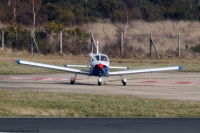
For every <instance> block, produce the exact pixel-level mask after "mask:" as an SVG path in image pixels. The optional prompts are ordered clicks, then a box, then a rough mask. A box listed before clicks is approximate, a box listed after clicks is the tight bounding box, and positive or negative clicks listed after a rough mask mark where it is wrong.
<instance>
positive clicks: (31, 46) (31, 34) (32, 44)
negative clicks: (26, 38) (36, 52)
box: [31, 31, 33, 54]
mask: <svg viewBox="0 0 200 133" xmlns="http://www.w3.org/2000/svg"><path fill="white" fill-rule="evenodd" d="M32 38H33V31H31V54H33V39H32Z"/></svg>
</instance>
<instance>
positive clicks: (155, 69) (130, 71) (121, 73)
mask: <svg viewBox="0 0 200 133" xmlns="http://www.w3.org/2000/svg"><path fill="white" fill-rule="evenodd" d="M182 68H183V67H182V66H173V67H161V68H149V69H139V70H124V71H113V72H109V75H110V76H113V75H126V74H136V73H147V72H158V71H168V70H181V69H182Z"/></svg>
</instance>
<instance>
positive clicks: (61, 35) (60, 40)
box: [60, 31, 62, 54]
mask: <svg viewBox="0 0 200 133" xmlns="http://www.w3.org/2000/svg"><path fill="white" fill-rule="evenodd" d="M60 53H61V54H62V31H60Z"/></svg>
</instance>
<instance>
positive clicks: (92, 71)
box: [90, 67, 109, 76]
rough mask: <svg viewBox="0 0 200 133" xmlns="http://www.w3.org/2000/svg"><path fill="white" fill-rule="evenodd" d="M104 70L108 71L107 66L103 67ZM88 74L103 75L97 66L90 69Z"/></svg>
mask: <svg viewBox="0 0 200 133" xmlns="http://www.w3.org/2000/svg"><path fill="white" fill-rule="evenodd" d="M104 70H105V71H106V72H107V73H108V71H109V69H108V68H104ZM90 73H91V74H90V75H91V76H105V75H104V73H103V71H102V70H99V69H98V68H96V67H94V68H93V69H92V70H91V71H90Z"/></svg>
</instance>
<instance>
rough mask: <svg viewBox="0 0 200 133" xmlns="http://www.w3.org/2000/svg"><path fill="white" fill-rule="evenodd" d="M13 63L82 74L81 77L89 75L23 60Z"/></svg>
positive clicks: (79, 71)
mask: <svg viewBox="0 0 200 133" xmlns="http://www.w3.org/2000/svg"><path fill="white" fill-rule="evenodd" d="M15 61H16V62H17V63H18V64H23V65H29V66H37V67H43V68H49V69H55V70H60V71H67V72H71V73H80V74H83V75H89V74H90V73H89V72H88V71H82V70H79V69H73V68H66V67H60V66H54V65H48V64H42V63H36V62H29V61H24V60H15Z"/></svg>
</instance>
